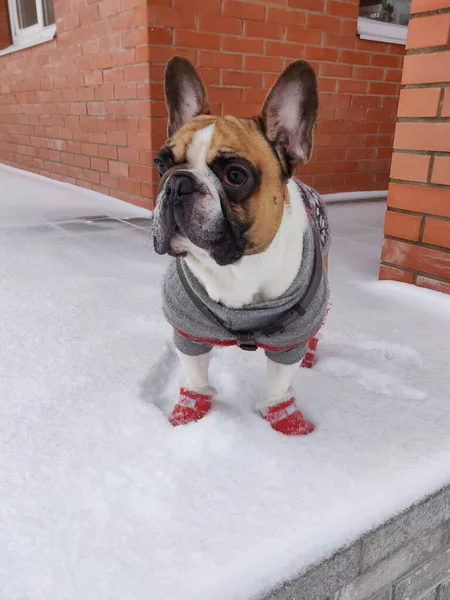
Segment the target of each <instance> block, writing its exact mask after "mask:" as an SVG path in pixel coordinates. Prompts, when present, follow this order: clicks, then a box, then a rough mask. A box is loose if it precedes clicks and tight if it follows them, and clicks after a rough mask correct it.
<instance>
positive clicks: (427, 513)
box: [264, 487, 450, 600]
mask: <svg viewBox="0 0 450 600" xmlns="http://www.w3.org/2000/svg"><path fill="white" fill-rule="evenodd" d="M449 573H450V487H447V488H445V489H443V490H442V491H440V492H438V493H437V494H435V495H434V496H432V497H430V498H428V499H427V500H425V501H424V502H422V503H421V504H418V505H416V506H414V507H413V508H410V509H409V510H407V511H405V512H404V513H402V514H401V515H400V516H398V517H396V518H395V519H392V520H391V521H389V522H388V523H386V524H385V525H382V526H381V527H379V528H378V529H376V530H374V531H373V532H371V533H369V534H368V535H366V536H364V537H362V538H360V539H359V540H358V541H357V542H355V543H354V544H352V545H351V546H350V547H348V548H346V549H345V550H342V551H341V552H338V553H337V554H335V555H334V556H333V557H332V558H330V559H329V560H327V561H324V562H323V563H321V564H320V565H318V566H316V567H314V568H313V569H310V570H309V571H308V572H307V573H305V574H304V575H303V576H301V577H299V578H297V579H294V580H292V581H290V582H288V583H285V584H284V585H283V586H282V587H281V588H279V589H278V590H276V591H274V592H273V593H272V594H270V595H268V596H266V597H265V599H264V600H291V599H295V600H327V598H335V599H336V600H367V599H368V598H371V599H372V600H388V599H390V598H393V597H394V589H395V598H396V599H397V598H398V599H399V600H408V599H410V598H425V597H424V596H423V593H424V592H428V594H427V595H426V599H430V600H431V599H432V598H433V599H434V598H436V599H437V598H442V599H445V598H448V597H450V595H448V594H449V592H450V577H449Z"/></svg>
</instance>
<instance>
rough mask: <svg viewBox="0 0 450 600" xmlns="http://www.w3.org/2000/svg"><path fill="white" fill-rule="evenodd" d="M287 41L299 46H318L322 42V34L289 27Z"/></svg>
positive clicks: (312, 30)
mask: <svg viewBox="0 0 450 600" xmlns="http://www.w3.org/2000/svg"><path fill="white" fill-rule="evenodd" d="M286 39H287V40H288V41H289V42H297V43H298V44H312V45H313V46H314V45H318V44H320V42H321V41H322V33H321V32H320V31H316V30H314V29H311V30H307V29H304V28H302V27H296V26H291V25H288V26H287V27H286Z"/></svg>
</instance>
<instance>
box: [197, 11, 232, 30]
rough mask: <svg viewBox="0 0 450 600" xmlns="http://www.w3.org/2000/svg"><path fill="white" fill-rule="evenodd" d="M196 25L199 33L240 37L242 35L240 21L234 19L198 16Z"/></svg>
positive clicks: (217, 16)
mask: <svg viewBox="0 0 450 600" xmlns="http://www.w3.org/2000/svg"><path fill="white" fill-rule="evenodd" d="M198 23H199V29H200V30H201V31H208V32H213V33H225V34H230V35H240V34H241V33H242V20H241V19H237V18H235V17H225V16H222V15H203V14H200V15H199V21H198Z"/></svg>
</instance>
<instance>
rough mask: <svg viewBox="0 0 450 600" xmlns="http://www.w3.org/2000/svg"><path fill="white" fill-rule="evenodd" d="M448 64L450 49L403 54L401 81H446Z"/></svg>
mask: <svg viewBox="0 0 450 600" xmlns="http://www.w3.org/2000/svg"><path fill="white" fill-rule="evenodd" d="M449 64H450V51H448V52H432V53H426V54H411V55H408V56H405V61H404V64H403V77H402V83H403V84H410V83H440V82H445V81H448V78H449V74H448V65H449Z"/></svg>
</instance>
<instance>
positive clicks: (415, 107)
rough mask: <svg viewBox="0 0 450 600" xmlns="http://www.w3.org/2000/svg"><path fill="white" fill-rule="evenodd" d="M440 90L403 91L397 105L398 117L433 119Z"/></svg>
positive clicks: (437, 105)
mask: <svg viewBox="0 0 450 600" xmlns="http://www.w3.org/2000/svg"><path fill="white" fill-rule="evenodd" d="M440 96H441V90H440V89H439V88H424V89H417V90H411V89H403V90H401V91H400V100H399V104H398V116H399V117H435V116H436V115H437V111H438V107H439V100H440Z"/></svg>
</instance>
